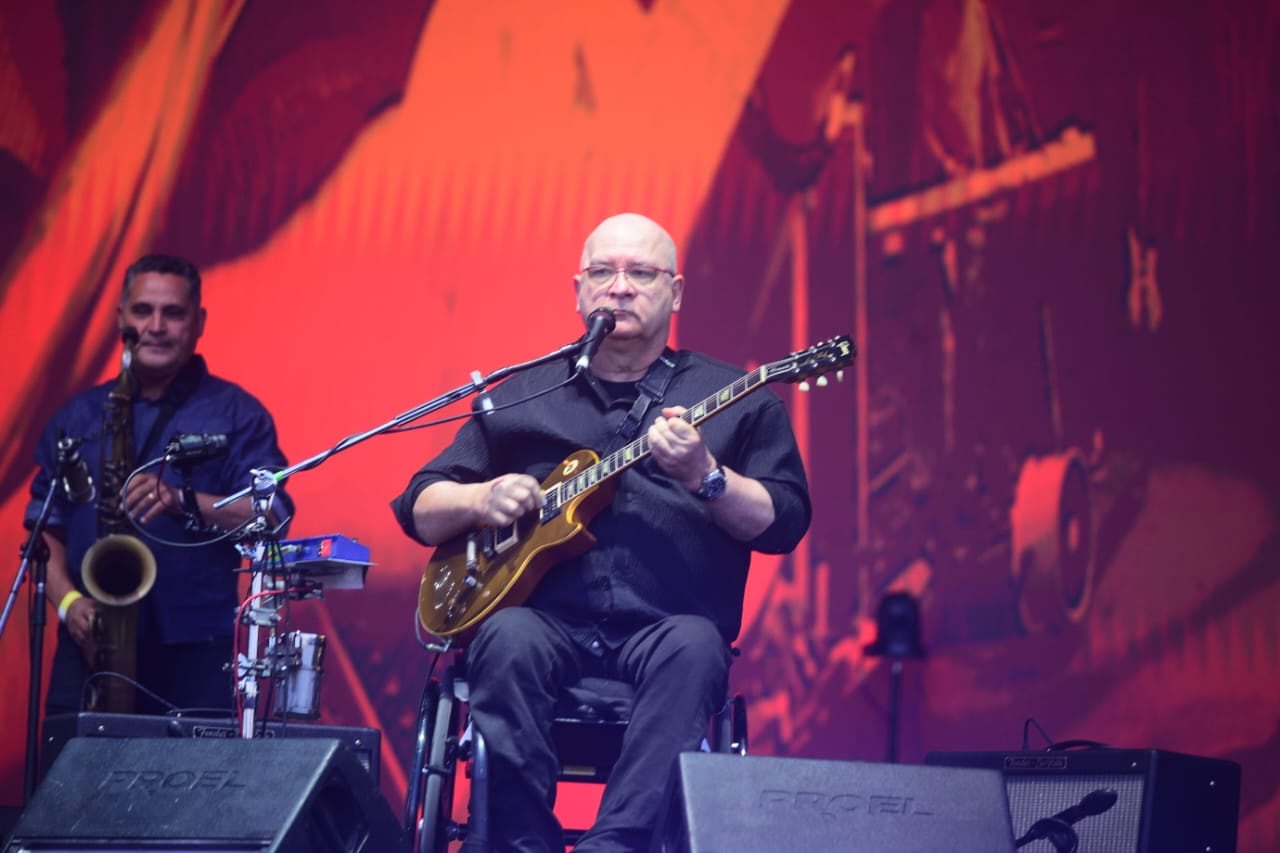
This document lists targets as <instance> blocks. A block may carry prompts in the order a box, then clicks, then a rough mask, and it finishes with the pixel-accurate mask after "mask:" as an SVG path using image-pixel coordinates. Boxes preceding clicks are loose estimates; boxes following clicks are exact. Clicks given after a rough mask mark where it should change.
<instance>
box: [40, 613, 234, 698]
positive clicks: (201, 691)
mask: <svg viewBox="0 0 1280 853" xmlns="http://www.w3.org/2000/svg"><path fill="white" fill-rule="evenodd" d="M137 660H138V672H137V679H136V680H137V681H138V683H139V684H141V685H142V686H143V687H145V688H147V690H150V691H151V692H152V693H155V694H156V695H157V696H159V697H160V698H161V699H162V700H164V701H165V702H168V703H170V704H172V705H176V706H178V707H179V708H181V709H183V710H192V711H195V710H208V711H209V712H210V713H209V716H221V715H223V714H229V713H230V712H231V706H232V695H233V694H232V686H233V681H232V677H231V675H230V674H229V673H227V672H224V671H223V666H224V665H226V664H228V663H230V662H231V637H229V636H228V637H213V638H211V639H208V640H203V641H200V642H195V643H172V644H165V645H160V644H155V645H152V644H139V646H138V658H137ZM88 677H89V667H88V664H86V663H85V660H84V654H83V653H82V652H81V651H80V647H79V646H77V645H76V643H75V640H73V639H71V634H70V632H69V631H67V629H66V627H65V626H62V625H59V626H58V647H57V649H55V650H54V653H53V667H52V670H51V671H50V673H49V692H48V693H47V694H46V696H45V714H46V715H49V716H52V715H54V714H73V713H75V712H77V711H80V710H82V709H81V702H82V697H83V696H84V683H85V679H87V678H88ZM137 696H138V703H137V708H136V712H137V713H139V714H163V713H166V712H167V711H168V710H169V707H168V705H164V704H162V703H161V702H157V701H155V700H153V699H151V698H150V697H149V696H147V694H146V693H144V692H143V691H141V690H139V691H138V693H137Z"/></svg>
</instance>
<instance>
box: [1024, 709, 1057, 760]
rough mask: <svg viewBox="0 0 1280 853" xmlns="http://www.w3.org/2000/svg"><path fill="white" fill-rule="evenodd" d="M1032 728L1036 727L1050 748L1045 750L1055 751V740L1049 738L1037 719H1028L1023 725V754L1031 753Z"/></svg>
mask: <svg viewBox="0 0 1280 853" xmlns="http://www.w3.org/2000/svg"><path fill="white" fill-rule="evenodd" d="M1031 726H1035V727H1036V731H1038V732H1039V733H1040V737H1042V738H1044V742H1045V743H1046V744H1048V746H1046V747H1045V749H1053V743H1054V741H1053V738H1051V737H1049V734H1048V732H1046V731H1045V730H1044V729H1043V728H1042V727H1041V726H1040V724H1039V723H1037V722H1036V718H1035V717H1027V719H1026V721H1025V722H1024V723H1023V724H1022V751H1023V752H1030V751H1031V734H1030V727H1031Z"/></svg>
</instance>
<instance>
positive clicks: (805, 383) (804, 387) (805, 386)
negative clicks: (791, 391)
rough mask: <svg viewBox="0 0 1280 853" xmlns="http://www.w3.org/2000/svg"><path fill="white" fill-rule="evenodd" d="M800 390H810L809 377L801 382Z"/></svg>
mask: <svg viewBox="0 0 1280 853" xmlns="http://www.w3.org/2000/svg"><path fill="white" fill-rule="evenodd" d="M800 390H801V391H808V390H809V380H808V379H806V380H804V381H803V382H801V383H800Z"/></svg>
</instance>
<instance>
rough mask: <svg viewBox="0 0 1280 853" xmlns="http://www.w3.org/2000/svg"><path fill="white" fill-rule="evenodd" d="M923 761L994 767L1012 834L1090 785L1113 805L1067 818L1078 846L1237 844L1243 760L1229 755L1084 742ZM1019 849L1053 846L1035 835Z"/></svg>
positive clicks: (1205, 849)
mask: <svg viewBox="0 0 1280 853" xmlns="http://www.w3.org/2000/svg"><path fill="white" fill-rule="evenodd" d="M925 763H926V764H934V765H944V766H948V767H981V768H987V769H991V770H999V771H1000V772H1001V773H1002V774H1003V776H1004V782H1005V788H1006V790H1007V791H1008V794H1009V812H1010V814H1011V816H1012V818H1013V833H1014V836H1015V837H1017V838H1021V837H1022V836H1023V835H1024V834H1025V833H1026V832H1027V830H1028V829H1030V828H1031V825H1032V824H1034V823H1035V822H1036V821H1038V820H1041V819H1043V818H1048V817H1054V816H1056V815H1058V814H1059V813H1060V812H1063V811H1065V810H1067V809H1070V808H1072V807H1074V806H1077V805H1078V804H1080V802H1081V801H1082V800H1083V799H1084V798H1085V797H1086V796H1088V795H1089V794H1091V793H1093V792H1096V791H1115V793H1116V798H1115V801H1114V805H1112V806H1110V807H1109V808H1106V810H1105V811H1101V812H1098V813H1096V814H1088V815H1087V816H1085V817H1082V818H1080V819H1079V821H1078V822H1077V823H1075V824H1074V825H1073V826H1072V828H1073V829H1074V830H1075V832H1076V834H1077V836H1078V837H1079V839H1080V850H1082V851H1084V850H1106V851H1109V853H1110V851H1114V853H1121V851H1129V853H1177V851H1189V853H1190V851H1194V853H1223V851H1232V850H1235V847H1236V825H1237V822H1238V816H1239V811H1240V765H1239V764H1237V763H1235V762H1234V761H1225V760H1222V759H1216V758H1203V757H1200V756H1195V755H1183V754H1181V753H1177V752H1166V751H1164V750H1159V749H1089V750H1068V751H1054V752H931V753H929V754H928V755H927V756H925ZM1086 811H1087V810H1086ZM1022 850H1025V851H1028V853H1052V851H1053V850H1054V848H1053V846H1052V844H1051V843H1050V841H1049V840H1048V839H1040V840H1036V841H1033V842H1031V843H1029V844H1027V845H1025V846H1024V847H1023V848H1022Z"/></svg>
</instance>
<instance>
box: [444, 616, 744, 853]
mask: <svg viewBox="0 0 1280 853" xmlns="http://www.w3.org/2000/svg"><path fill="white" fill-rule="evenodd" d="M729 662H730V652H729V647H728V646H727V645H726V643H725V641H724V638H723V637H722V636H721V635H720V632H719V631H718V630H717V629H716V627H715V625H714V624H713V623H712V622H711V621H710V620H708V619H704V618H702V617H700V616H672V617H669V618H667V619H664V620H662V621H661V622H658V623H657V624H655V625H652V626H650V627H648V628H645V629H643V630H641V631H639V632H637V633H636V634H634V635H632V636H631V637H630V638H629V639H628V640H627V641H626V643H624V644H623V645H622V647H621V648H619V649H618V650H617V651H616V652H608V653H606V654H604V655H603V656H602V657H601V656H597V655H595V654H591V653H589V652H588V651H587V650H585V649H582V648H581V647H579V646H578V645H577V644H576V643H574V641H573V640H572V639H570V637H569V635H568V633H566V631H565V630H564V628H563V627H562V626H561V625H559V624H558V623H557V622H556V621H555V620H554V619H552V618H551V617H548V616H546V615H545V614H542V613H540V612H538V611H536V610H532V609H529V608H523V607H512V608H507V609H505V610H500V611H498V612H497V613H495V614H494V615H493V616H490V617H489V618H488V619H487V620H486V621H485V622H484V623H483V624H482V625H481V627H480V630H479V632H478V633H477V635H476V637H475V639H474V640H473V641H472V643H471V645H470V646H468V647H467V671H468V678H467V683H468V687H469V689H470V693H471V696H470V707H471V716H472V720H473V722H474V724H475V726H476V728H477V729H478V730H479V731H480V732H481V733H482V734H483V735H484V737H485V741H486V743H487V744H488V747H489V761H490V789H491V791H492V796H491V799H490V802H491V803H492V804H493V807H492V814H491V815H490V824H489V825H490V833H491V838H490V842H491V844H492V846H493V848H494V849H495V850H500V851H561V850H563V849H564V839H563V830H562V829H561V827H560V824H559V822H558V821H557V820H556V817H555V815H554V814H553V812H552V806H553V805H554V803H555V786H556V774H557V769H558V766H559V765H558V762H557V760H556V756H555V748H554V746H553V743H552V740H551V721H552V715H553V711H554V707H555V703H556V699H557V698H558V697H559V696H560V694H561V693H562V692H563V690H564V688H565V687H567V686H568V685H570V684H572V683H574V682H575V681H577V680H578V679H580V678H583V677H585V676H596V677H603V678H614V679H618V680H620V681H627V682H630V683H631V684H632V685H633V686H634V687H635V690H636V699H635V707H634V709H633V710H632V714H631V721H630V723H629V724H628V726H627V730H626V733H625V735H624V737H623V743H622V754H621V756H620V757H619V759H618V763H617V765H616V766H615V767H614V769H613V773H612V774H611V776H610V778H609V783H608V785H607V786H606V787H605V792H604V797H603V799H602V800H601V803H600V811H599V814H598V815H597V817H596V822H595V824H594V825H593V826H592V827H591V830H590V831H589V832H588V833H587V834H586V835H585V836H584V837H583V839H582V840H581V841H580V842H579V843H578V846H577V847H576V848H575V849H576V850H578V851H582V853H587V851H590V853H600V851H644V850H648V849H649V845H650V842H651V840H652V836H653V831H654V825H655V823H656V822H657V819H658V811H659V809H660V808H661V806H662V795H663V791H664V789H665V787H666V784H667V781H668V779H669V777H670V776H671V774H672V773H673V772H674V769H675V766H676V760H677V757H678V756H679V754H680V753H681V752H686V751H690V750H696V749H698V748H699V746H700V745H701V743H702V739H703V737H704V736H705V734H706V731H707V722H708V720H709V718H710V716H711V715H712V714H713V713H714V712H715V711H716V710H718V708H719V706H720V705H721V704H722V703H723V702H724V698H725V694H726V693H727V691H728V679H729Z"/></svg>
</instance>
